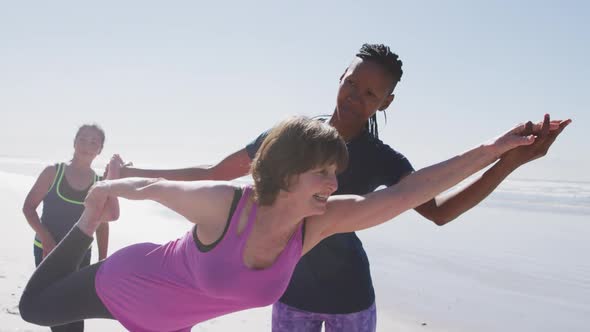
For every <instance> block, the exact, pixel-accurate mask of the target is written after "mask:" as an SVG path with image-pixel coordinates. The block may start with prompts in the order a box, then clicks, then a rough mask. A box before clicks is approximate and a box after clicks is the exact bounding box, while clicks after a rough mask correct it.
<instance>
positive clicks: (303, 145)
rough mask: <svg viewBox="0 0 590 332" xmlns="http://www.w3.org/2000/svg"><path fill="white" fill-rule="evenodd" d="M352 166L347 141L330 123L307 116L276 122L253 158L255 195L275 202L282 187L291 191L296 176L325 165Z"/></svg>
mask: <svg viewBox="0 0 590 332" xmlns="http://www.w3.org/2000/svg"><path fill="white" fill-rule="evenodd" d="M332 164H335V165H336V166H337V169H338V172H341V171H343V170H344V169H345V168H346V166H347V165H348V150H347V148H346V143H345V142H344V140H343V139H342V138H341V137H340V135H339V134H338V131H337V130H336V129H335V128H334V127H332V126H329V125H328V124H325V123H323V122H321V121H318V120H312V119H309V118H307V117H301V116H299V117H293V118H290V119H287V120H285V121H283V122H281V123H279V124H278V125H276V126H275V127H274V128H273V129H272V130H271V131H270V132H269V133H268V136H267V137H266V138H265V139H264V141H263V142H262V145H261V146H260V149H258V152H257V153H256V156H255V157H254V160H253V161H252V166H251V171H252V178H253V179H254V192H255V198H256V200H257V202H258V204H260V205H272V204H273V203H274V201H275V200H276V198H277V195H278V194H279V191H280V190H288V189H289V184H290V183H289V182H290V180H291V178H292V176H293V175H299V174H301V173H304V172H307V171H309V170H311V169H314V168H317V167H322V166H324V165H332Z"/></svg>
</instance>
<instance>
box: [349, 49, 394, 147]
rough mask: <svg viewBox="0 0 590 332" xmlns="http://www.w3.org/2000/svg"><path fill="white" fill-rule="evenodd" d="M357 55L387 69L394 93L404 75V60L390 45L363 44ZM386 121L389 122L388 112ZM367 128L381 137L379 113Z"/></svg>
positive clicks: (370, 120)
mask: <svg viewBox="0 0 590 332" xmlns="http://www.w3.org/2000/svg"><path fill="white" fill-rule="evenodd" d="M356 56H357V57H359V58H361V59H363V60H365V61H373V62H375V63H377V64H379V65H381V66H382V67H383V69H385V71H386V72H387V73H388V74H389V75H390V76H391V78H392V84H391V89H390V91H389V93H390V94H391V93H393V89H395V86H396V85H397V82H399V81H400V80H401V78H402V75H403V73H404V72H403V70H402V61H401V60H400V59H399V57H398V55H397V54H395V53H393V52H391V50H390V49H389V46H386V45H383V44H363V46H361V49H360V50H359V51H358V53H357V54H356ZM383 114H384V115H385V121H386V122H387V114H385V113H383ZM367 129H368V130H369V133H370V134H371V135H373V136H374V137H376V138H379V130H378V128H377V113H375V114H373V116H371V117H370V118H369V121H368V122H367Z"/></svg>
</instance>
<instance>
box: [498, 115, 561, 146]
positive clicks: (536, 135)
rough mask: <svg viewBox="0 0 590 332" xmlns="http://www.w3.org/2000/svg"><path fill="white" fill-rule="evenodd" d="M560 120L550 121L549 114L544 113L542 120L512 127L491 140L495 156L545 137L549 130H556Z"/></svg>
mask: <svg viewBox="0 0 590 332" xmlns="http://www.w3.org/2000/svg"><path fill="white" fill-rule="evenodd" d="M560 122H561V121H551V119H550V116H549V114H545V117H544V119H543V121H542V122H539V123H536V124H533V123H532V122H530V121H529V122H527V123H524V124H520V125H518V126H516V127H514V128H512V129H511V130H510V131H508V132H507V133H505V134H503V135H501V136H499V137H497V138H496V139H494V140H493V142H492V146H494V148H495V150H496V154H497V157H500V156H501V155H503V154H504V153H506V152H507V151H510V150H512V149H514V148H517V147H519V146H525V145H531V144H533V143H534V142H535V140H537V139H542V138H545V137H546V136H547V135H549V132H550V131H553V130H557V129H558V128H559V123H560Z"/></svg>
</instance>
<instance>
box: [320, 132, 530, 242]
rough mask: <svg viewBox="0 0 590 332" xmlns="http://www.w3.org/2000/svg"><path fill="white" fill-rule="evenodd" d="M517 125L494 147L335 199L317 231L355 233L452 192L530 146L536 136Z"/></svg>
mask: <svg viewBox="0 0 590 332" xmlns="http://www.w3.org/2000/svg"><path fill="white" fill-rule="evenodd" d="M523 130H524V128H523V126H518V127H516V128H514V129H512V130H511V131H509V132H507V133H506V134H504V135H503V136H501V137H499V138H497V139H496V140H495V141H494V143H492V144H484V145H480V146H479V147H477V148H474V149H472V150H470V151H467V152H466V153H464V154H462V155H459V156H456V157H453V158H451V159H449V160H446V161H443V162H441V163H438V164H435V165H432V166H429V167H426V168H424V169H421V170H419V171H417V172H415V173H413V174H410V175H408V176H406V177H405V178H404V179H403V180H402V181H400V182H399V183H398V184H396V185H394V186H391V187H389V188H386V189H383V190H379V191H376V192H373V193H370V194H368V195H365V196H354V195H343V196H333V197H330V199H329V200H328V208H327V212H326V213H325V214H323V215H319V216H314V217H312V218H311V219H314V221H313V222H310V223H309V224H315V225H316V226H315V227H314V228H315V232H316V233H317V232H319V233H320V236H317V237H314V238H315V239H320V240H321V239H322V238H325V237H327V236H330V235H332V234H335V233H344V232H352V231H357V230H362V229H365V228H369V227H372V226H375V225H378V224H381V223H383V222H385V221H387V220H390V219H392V218H394V217H395V216H397V215H399V214H400V213H402V212H404V211H406V210H408V209H411V208H414V207H416V206H418V205H420V204H423V203H424V202H426V201H428V200H430V199H431V198H432V197H434V196H436V195H437V194H439V193H441V192H442V191H444V190H446V189H449V188H450V187H452V186H453V185H455V184H457V183H459V182H460V181H462V180H464V179H465V178H467V177H468V176H470V175H471V174H473V173H475V172H477V171H479V170H481V169H482V168H484V167H486V166H488V165H489V164H491V163H492V162H494V161H495V160H497V159H498V157H500V155H501V154H502V153H504V152H506V151H508V150H510V149H512V148H514V147H517V146H520V145H526V144H531V143H532V142H533V141H534V137H532V136H529V137H522V136H520V134H521V133H522V132H523Z"/></svg>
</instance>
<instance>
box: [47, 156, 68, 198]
mask: <svg viewBox="0 0 590 332" xmlns="http://www.w3.org/2000/svg"><path fill="white" fill-rule="evenodd" d="M64 168H65V164H64V163H57V164H55V177H54V178H53V182H52V183H51V187H49V190H48V191H47V192H50V191H51V190H52V189H53V187H54V186H55V184H56V183H57V179H59V177H60V175H61V172H62V171H63V169H64Z"/></svg>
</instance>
